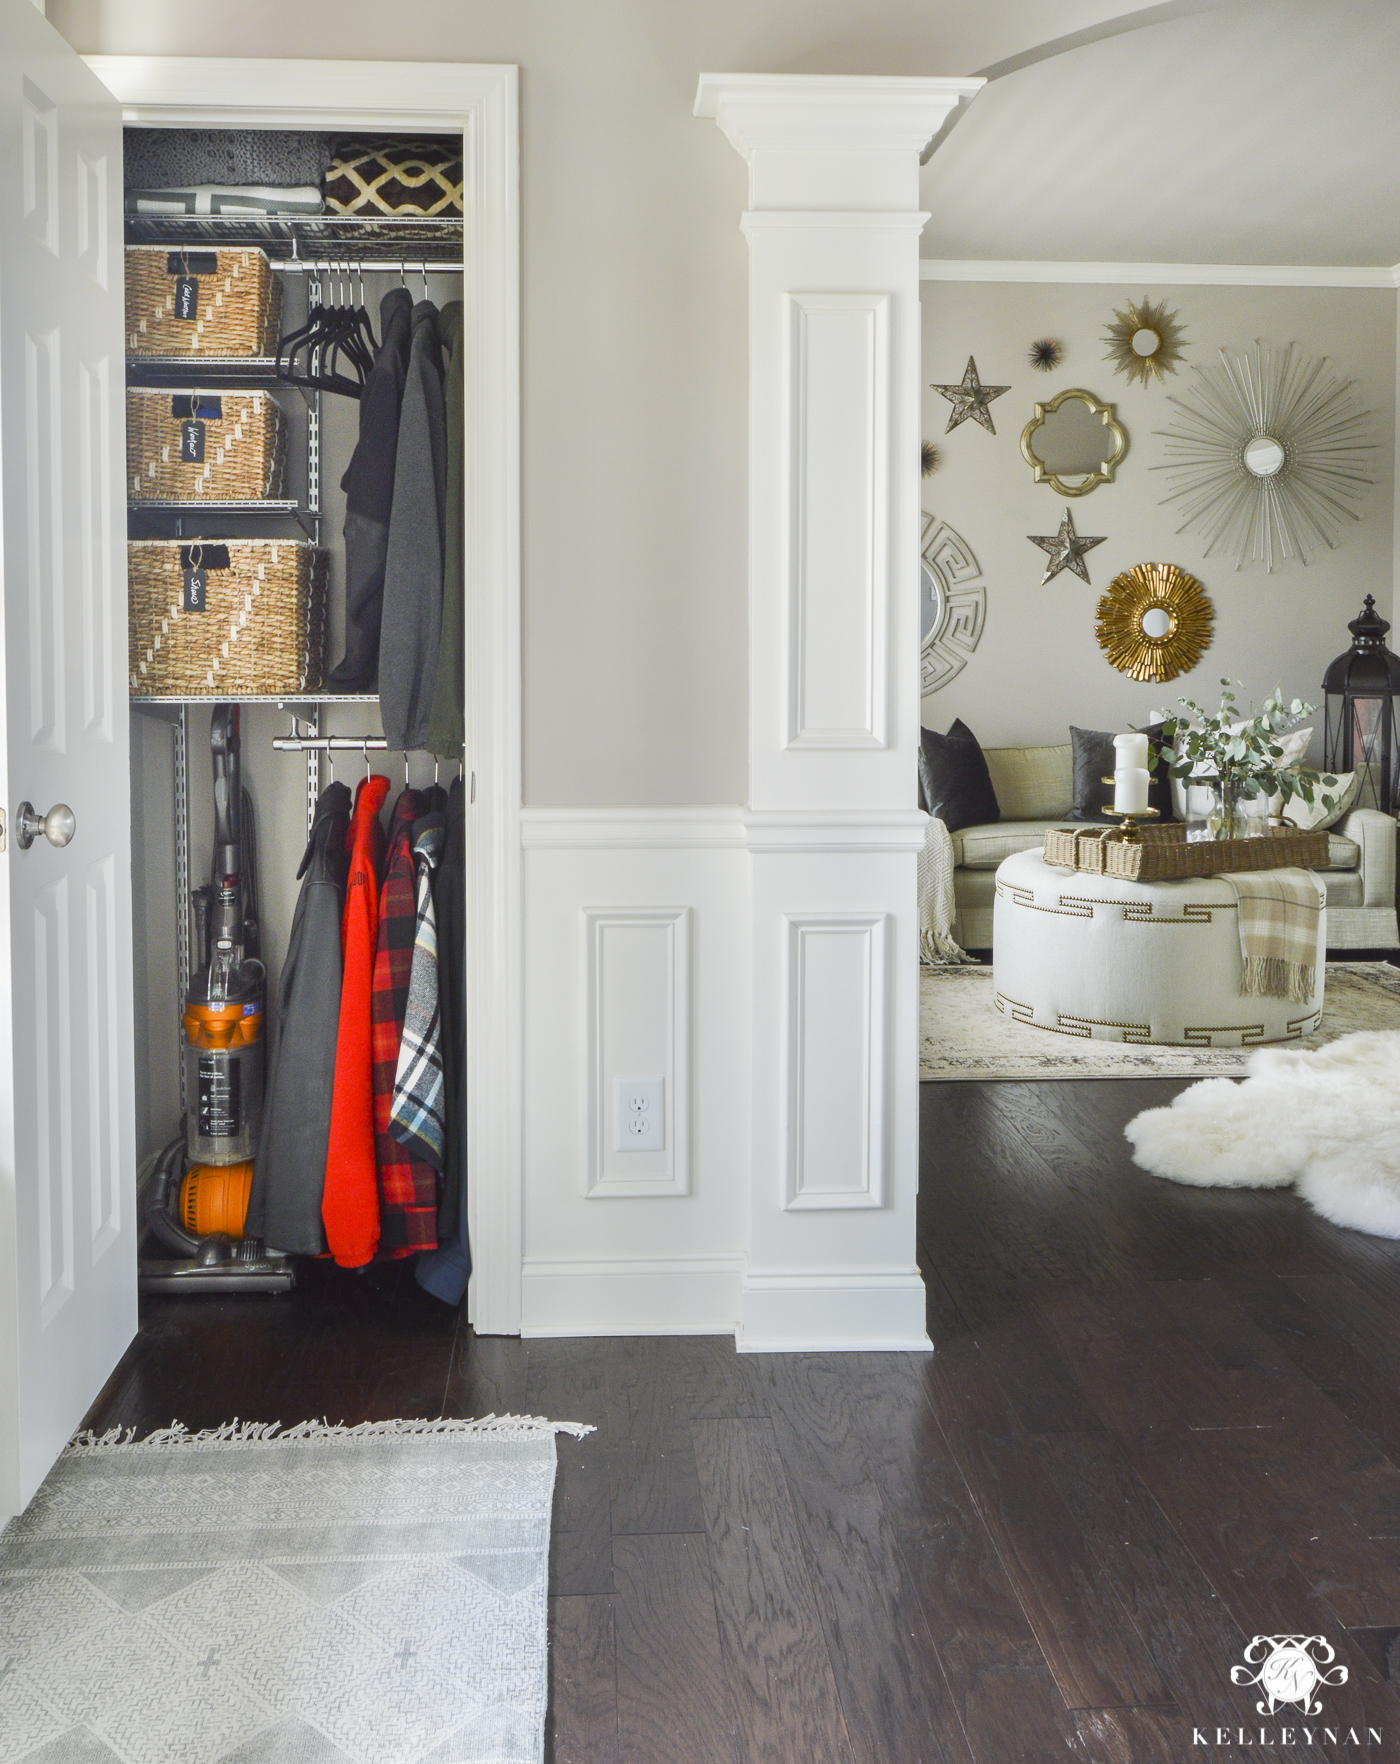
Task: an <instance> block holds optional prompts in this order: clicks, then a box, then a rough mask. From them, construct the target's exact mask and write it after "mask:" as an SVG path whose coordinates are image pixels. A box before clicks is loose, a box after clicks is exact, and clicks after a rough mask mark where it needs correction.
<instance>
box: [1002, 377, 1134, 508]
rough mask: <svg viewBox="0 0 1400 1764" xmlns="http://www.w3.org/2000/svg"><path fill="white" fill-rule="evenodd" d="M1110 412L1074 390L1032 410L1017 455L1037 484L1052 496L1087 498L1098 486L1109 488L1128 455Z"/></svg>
mask: <svg viewBox="0 0 1400 1764" xmlns="http://www.w3.org/2000/svg"><path fill="white" fill-rule="evenodd" d="M1114 409H1115V407H1114V406H1113V405H1111V404H1103V403H1101V402H1100V400H1099V399H1097V398H1095V397H1094V395H1093V393H1092V392H1085V391H1083V390H1081V389H1080V388H1078V387H1071V388H1070V390H1069V391H1067V392H1060V393H1058V394H1057V395H1056V396H1055V397H1054V398H1052V399H1050V400H1049V401H1048V403H1045V404H1037V405H1036V407H1035V415H1034V416H1033V417H1032V418H1031V420H1030V421H1029V422H1028V423H1027V424H1026V426H1025V428H1024V429H1023V430H1022V432H1021V452H1022V453H1023V454H1024V455H1025V456H1026V464H1027V465H1028V466H1030V468H1031V470H1032V471H1033V472H1034V473H1035V481H1036V483H1037V484H1048V485H1049V486H1050V488H1051V489H1052V490H1053V491H1054V492H1055V494H1056V495H1057V496H1087V495H1088V494H1089V492H1090V491H1091V490H1093V489H1095V488H1097V486H1098V485H1100V484H1111V483H1112V482H1113V474H1114V471H1115V470H1116V468H1117V466H1118V464H1119V462H1120V460H1121V459H1122V458H1123V455H1124V454H1125V453H1126V452H1127V451H1128V437H1127V435H1126V434H1125V433H1124V430H1123V427H1122V425H1121V424H1120V423H1118V422H1116V421H1115V420H1114Z"/></svg>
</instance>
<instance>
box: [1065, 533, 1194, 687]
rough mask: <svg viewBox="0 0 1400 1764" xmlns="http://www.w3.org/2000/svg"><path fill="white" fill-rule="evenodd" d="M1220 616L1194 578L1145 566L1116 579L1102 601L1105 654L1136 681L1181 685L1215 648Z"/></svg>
mask: <svg viewBox="0 0 1400 1764" xmlns="http://www.w3.org/2000/svg"><path fill="white" fill-rule="evenodd" d="M1214 623H1215V612H1214V609H1213V608H1212V606H1211V604H1210V600H1209V598H1208V597H1207V595H1206V591H1205V589H1204V588H1202V587H1201V584H1200V583H1199V582H1198V581H1197V580H1196V578H1195V577H1194V576H1188V575H1187V573H1186V571H1185V570H1180V569H1178V568H1177V566H1176V565H1175V564H1160V563H1145V564H1138V566H1137V567H1136V569H1131V570H1125V571H1124V572H1123V574H1122V575H1121V576H1115V577H1114V579H1113V581H1112V582H1111V583H1110V584H1109V586H1108V589H1107V591H1106V593H1105V594H1104V596H1103V598H1102V599H1101V600H1100V601H1099V607H1098V623H1097V624H1096V625H1095V627H1094V631H1095V635H1096V636H1097V637H1098V640H1099V648H1100V649H1101V650H1102V651H1103V652H1104V655H1105V656H1106V657H1107V658H1108V660H1109V662H1110V663H1111V664H1112V665H1113V666H1114V667H1115V668H1117V669H1118V671H1119V673H1120V674H1127V675H1128V676H1129V678H1130V679H1133V680H1151V681H1155V682H1159V683H1160V682H1161V681H1163V680H1175V679H1176V677H1177V675H1178V674H1189V673H1190V672H1191V670H1192V668H1194V667H1195V665H1196V663H1197V662H1198V661H1199V660H1200V659H1201V657H1202V656H1203V655H1204V654H1205V652H1206V651H1207V650H1208V649H1209V648H1210V639H1211V629H1212V627H1213V625H1214Z"/></svg>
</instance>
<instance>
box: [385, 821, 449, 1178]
mask: <svg viewBox="0 0 1400 1764" xmlns="http://www.w3.org/2000/svg"><path fill="white" fill-rule="evenodd" d="M445 838H446V823H445V821H444V818H443V816H442V815H425V816H424V818H423V819H422V820H421V821H417V822H415V824H414V827H413V861H414V865H415V866H416V868H417V872H418V918H417V929H416V931H415V933H414V939H413V969H412V972H411V974H410V976H409V982H408V1003H407V1006H406V1007H405V1010H404V1019H403V1038H402V1040H401V1041H400V1042H399V1068H398V1073H397V1075H396V1077H395V1079H394V1101H393V1106H392V1108H391V1109H390V1111H389V1131H390V1133H392V1134H393V1136H394V1138H395V1139H397V1140H398V1142H399V1144H400V1145H402V1146H406V1147H407V1149H408V1150H409V1151H410V1152H412V1153H413V1155H414V1156H415V1157H417V1158H422V1159H423V1160H424V1162H425V1163H429V1164H431V1165H432V1166H433V1168H434V1169H435V1170H441V1169H442V1153H443V1144H444V1141H445V1139H446V1136H447V1118H446V1101H447V1099H446V1089H445V1085H444V1082H443V1048H442V1012H441V1010H440V1009H439V1004H438V947H437V913H436V911H435V910H434V907H433V872H434V871H435V870H436V869H437V865H438V860H439V859H440V858H441V856H442V848H443V842H444V840H445Z"/></svg>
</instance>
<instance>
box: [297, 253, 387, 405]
mask: <svg viewBox="0 0 1400 1764" xmlns="http://www.w3.org/2000/svg"><path fill="white" fill-rule="evenodd" d="M346 267H347V269H348V267H349V266H348V265H347V266H346ZM375 348H376V344H375V338H374V331H373V328H372V326H371V324H370V320H369V314H368V313H367V312H366V311H365V309H364V308H363V306H360V307H355V306H350V305H348V304H344V303H340V304H336V305H334V306H331V305H326V304H324V303H322V304H318V305H316V306H313V307H312V308H311V310H310V311H309V313H308V314H307V319H306V323H305V324H303V325H299V326H297V328H296V329H295V330H293V331H289V332H288V333H287V334H286V335H285V336H284V337H282V338H281V339H280V340H279V342H278V345H277V357H276V372H277V377H278V379H279V380H281V381H283V382H284V383H285V384H287V385H289V386H307V387H311V388H314V389H317V390H319V391H322V392H339V393H341V394H343V395H344V396H345V397H347V398H358V397H359V396H360V393H361V391H362V389H363V387H364V382H365V380H366V379H367V378H368V376H369V372H370V369H371V368H372V367H373V365H374V351H375ZM342 355H343V357H344V361H345V366H346V368H347V369H348V370H350V371H348V372H342V371H341V359H342ZM303 356H304V357H305V358H306V365H305V367H304V368H301V367H299V365H298V364H299V362H300V359H301V358H302V357H303Z"/></svg>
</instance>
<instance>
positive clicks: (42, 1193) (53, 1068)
mask: <svg viewBox="0 0 1400 1764" xmlns="http://www.w3.org/2000/svg"><path fill="white" fill-rule="evenodd" d="M32 924H33V949H34V1003H35V1048H34V1055H35V1058H34V1080H35V1082H34V1096H33V1099H32V1107H33V1109H34V1126H35V1143H36V1150H37V1154H38V1157H37V1163H38V1168H37V1169H36V1170H35V1171H34V1180H35V1181H36V1182H37V1183H38V1189H39V1269H38V1274H39V1320H40V1323H41V1324H42V1325H43V1326H44V1327H47V1326H48V1324H49V1322H50V1321H51V1320H52V1319H53V1318H54V1317H56V1316H57V1315H58V1313H59V1311H61V1310H62V1309H63V1307H64V1305H65V1304H66V1303H67V1302H68V1300H69V1299H70V1298H71V1297H72V1296H73V1084H72V1073H73V1023H72V1011H71V1009H70V1007H69V1001H68V987H69V982H70V964H69V957H68V951H69V907H68V878H67V877H66V876H60V877H58V878H57V880H56V881H54V882H51V883H50V884H49V885H48V887H47V888H44V889H42V890H41V891H40V893H39V894H38V895H37V896H36V897H35V901H34V917H33V921H32Z"/></svg>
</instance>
